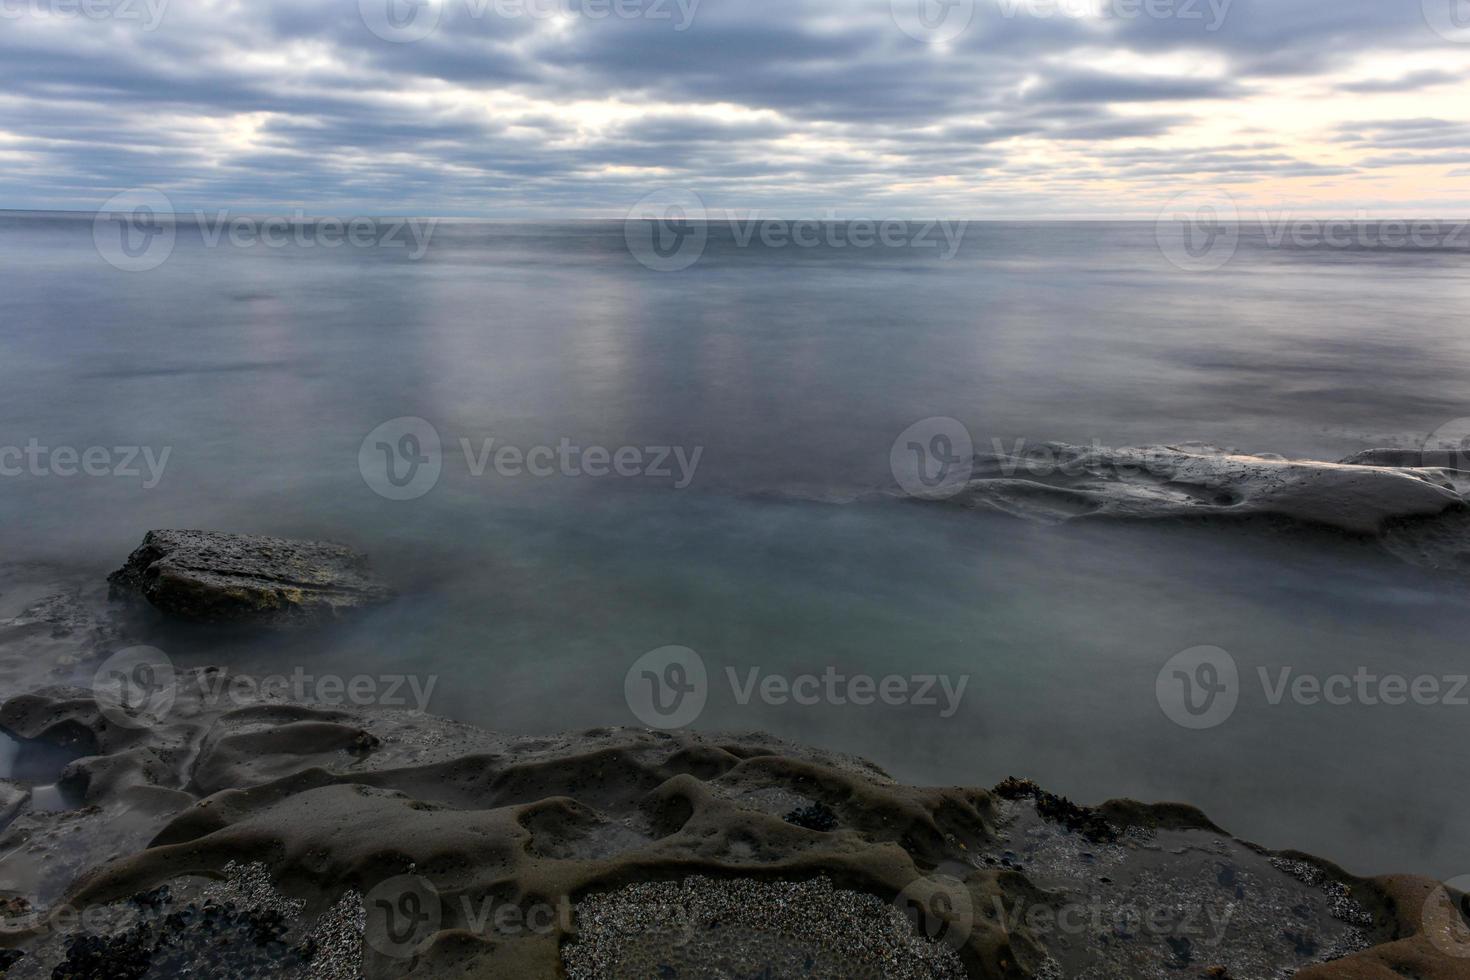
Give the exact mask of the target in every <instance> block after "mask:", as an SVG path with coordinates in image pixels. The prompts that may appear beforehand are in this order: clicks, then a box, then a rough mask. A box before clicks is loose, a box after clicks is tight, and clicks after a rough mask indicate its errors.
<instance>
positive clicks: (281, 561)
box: [108, 531, 393, 628]
mask: <svg viewBox="0 0 1470 980" xmlns="http://www.w3.org/2000/svg"><path fill="white" fill-rule="evenodd" d="M108 581H109V582H110V583H111V584H112V593H113V596H114V597H123V596H127V595H130V594H141V595H142V596H143V597H144V598H146V599H147V600H148V601H149V602H150V603H152V604H153V605H154V606H155V607H157V608H158V609H159V610H161V611H163V612H164V613H167V614H168V615H170V616H174V617H177V618H179V619H186V620H191V621H193V622H198V623H238V624H242V625H252V626H268V627H273V628H291V627H303V626H316V625H320V624H322V623H325V622H330V621H332V620H335V619H337V618H339V617H341V616H342V615H343V614H345V613H348V612H351V611H352V610H354V609H359V608H362V607H364V606H372V605H377V604H379V603H383V602H386V601H388V600H389V599H391V598H392V597H393V591H392V590H391V589H389V588H388V587H387V586H385V585H383V584H382V583H381V582H379V581H378V580H377V579H375V578H374V577H373V576H372V573H371V572H370V571H369V569H368V562H367V559H366V558H365V557H364V556H362V555H360V554H358V553H357V552H355V551H353V550H352V549H350V548H347V547H344V546H342V545H338V544H331V543H328V542H323V541H292V540H287V539H285V538H269V537H261V536H257V535H247V534H220V533H216V532H211V531H150V532H148V535H147V537H145V538H144V539H143V544H142V546H141V547H139V548H138V550H137V551H134V552H133V554H132V555H131V557H129V558H128V563H127V564H126V565H124V566H123V567H122V568H121V569H119V570H118V571H116V572H114V573H113V574H112V575H111V576H109V578H108Z"/></svg>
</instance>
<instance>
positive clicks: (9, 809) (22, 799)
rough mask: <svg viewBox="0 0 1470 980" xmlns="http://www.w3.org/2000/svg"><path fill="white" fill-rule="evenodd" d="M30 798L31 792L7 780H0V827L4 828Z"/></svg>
mask: <svg viewBox="0 0 1470 980" xmlns="http://www.w3.org/2000/svg"><path fill="white" fill-rule="evenodd" d="M30 798H31V791H30V790H28V789H26V788H25V787H24V786H21V785H20V784H19V783H13V782H11V781H10V780H8V779H0V827H4V826H5V825H6V824H8V823H10V821H11V820H12V819H14V817H15V815H16V814H17V813H19V812H20V809H21V807H23V806H25V805H26V801H27V800H29V799H30Z"/></svg>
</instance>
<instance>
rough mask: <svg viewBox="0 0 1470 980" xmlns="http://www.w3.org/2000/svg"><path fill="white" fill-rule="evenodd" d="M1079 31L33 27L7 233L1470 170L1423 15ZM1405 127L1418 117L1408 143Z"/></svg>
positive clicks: (26, 42) (746, 21)
mask: <svg viewBox="0 0 1470 980" xmlns="http://www.w3.org/2000/svg"><path fill="white" fill-rule="evenodd" d="M382 2H384V3H387V2H388V0H382ZM139 6H140V7H142V6H144V5H143V4H141V3H140V4H139ZM604 6H605V7H611V6H612V5H604ZM1075 7H1076V4H1067V3H1063V4H1061V5H1060V7H1059V11H1060V12H1056V13H1052V14H1050V15H1046V16H1041V15H1036V14H1033V13H1026V12H1025V11H1026V9H1027V8H1026V5H1025V4H1021V5H1020V8H1019V9H1020V10H1021V11H1022V12H1020V13H1017V12H1016V10H1017V9H1018V8H1017V5H1016V4H1014V3H1009V2H1008V0H978V5H977V10H976V14H975V17H974V19H973V22H971V23H969V24H968V26H967V29H965V30H964V31H963V32H961V33H960V34H959V35H958V36H957V37H954V38H951V39H949V40H948V41H946V42H945V43H938V44H928V43H924V42H923V41H922V40H920V39H916V38H915V37H913V36H911V35H910V34H908V33H905V31H904V30H901V29H900V27H899V25H898V23H897V22H896V20H895V16H894V14H893V8H892V6H891V5H890V3H889V0H842V2H838V0H682V2H681V0H639V2H638V3H637V4H635V5H634V8H632V9H633V10H634V12H635V13H636V14H637V16H617V15H611V16H604V17H596V16H593V15H592V13H591V12H592V11H593V10H595V9H598V8H595V7H592V6H589V5H588V2H587V0H442V11H441V14H440V17H439V20H438V23H437V29H436V30H433V31H432V32H430V33H428V35H427V36H425V37H423V38H422V39H421V40H418V41H416V42H414V43H393V42H392V41H389V40H385V39H384V38H383V37H381V36H379V35H378V34H375V33H374V32H373V30H371V29H369V26H368V24H367V23H366V22H365V20H364V18H363V17H362V16H360V15H359V4H358V3H357V2H356V0H292V2H288V0H172V2H169V3H168V4H167V5H166V6H165V7H164V16H163V18H162V21H161V23H160V24H159V25H158V26H157V29H156V30H151V31H150V30H145V29H143V27H144V25H142V24H140V23H137V22H128V21H125V20H120V19H112V20H107V19H100V20H99V19H87V18H85V17H81V18H75V17H74V18H70V19H62V18H58V17H55V16H50V17H48V16H42V15H39V14H34V13H26V14H24V15H23V16H20V17H8V19H6V20H4V22H3V23H0V80H3V86H0V161H3V163H4V164H5V166H4V167H3V168H0V206H6V207H62V208H78V209H86V208H90V207H95V206H97V205H98V204H99V203H100V202H102V201H103V200H105V199H106V198H108V197H109V196H111V195H112V194H114V193H117V192H118V191H121V190H124V189H127V188H133V187H145V186H156V187H159V188H161V189H164V190H165V191H167V192H168V193H169V194H170V196H171V197H172V198H173V199H174V200H175V202H176V203H178V204H179V205H181V206H185V207H226V206H228V207H237V208H242V209H244V208H251V209H269V208H273V207H289V206H309V207H311V208H313V209H316V210H319V211H322V212H328V211H334V212H337V213H343V212H345V211H354V212H358V213H361V212H364V211H372V212H381V213H390V212H391V213H401V212H404V211H413V212H418V213H424V214H469V215H546V216H552V215H602V214H608V215H612V214H618V213H621V212H622V211H623V210H625V209H626V208H627V207H628V206H629V205H630V204H631V203H632V202H634V201H636V200H637V199H638V198H640V197H641V196H643V195H644V194H646V193H648V192H649V191H652V190H655V189H658V188H661V187H666V186H679V187H689V188H692V189H697V190H698V191H699V192H700V193H701V194H703V195H705V196H706V197H707V198H708V199H709V200H711V201H712V202H719V203H721V204H723V205H725V206H731V207H745V208H761V209H766V210H788V211H801V212H812V211H821V210H825V209H830V208H842V209H844V211H850V212H864V211H866V212H868V213H874V212H891V211H892V210H893V209H901V210H905V211H906V212H910V213H912V212H916V211H922V212H928V213H933V212H941V213H956V212H957V211H965V212H966V213H971V214H976V215H983V214H985V213H987V209H990V208H994V207H997V206H1007V207H1009V206H1014V207H1018V208H1025V209H1028V211H1027V213H1036V214H1042V213H1048V214H1049V213H1102V214H1107V213H1111V212H1112V211H1146V210H1147V209H1148V208H1151V207H1155V206H1156V204H1157V202H1159V201H1162V200H1166V199H1168V198H1169V197H1170V196H1172V195H1173V194H1175V193H1177V192H1179V190H1180V189H1182V188H1187V187H1189V186H1193V185H1196V184H1199V183H1200V182H1201V181H1204V182H1208V181H1217V182H1221V183H1230V184H1232V185H1239V184H1242V183H1244V184H1247V185H1250V186H1252V187H1256V186H1259V187H1261V188H1272V187H1277V186H1279V182H1281V181H1292V180H1303V181H1305V180H1309V179H1320V178H1324V177H1328V178H1338V177H1341V178H1355V177H1356V178H1358V179H1360V180H1366V178H1368V177H1370V176H1371V175H1372V174H1374V173H1375V172H1379V171H1381V170H1383V169H1385V168H1388V167H1391V166H1400V165H1402V163H1403V161H1406V160H1416V161H1419V162H1423V163H1447V162H1459V157H1457V156H1456V155H1455V151H1457V150H1461V149H1464V148H1470V108H1467V107H1470V100H1467V99H1465V98H1464V97H1463V96H1464V95H1465V94H1466V93H1465V92H1464V91H1463V89H1464V87H1465V81H1464V79H1465V78H1466V77H1467V70H1466V69H1470V46H1466V45H1455V44H1454V43H1452V42H1451V41H1449V40H1447V39H1445V38H1442V37H1440V36H1439V35H1437V34H1435V32H1434V31H1433V30H1431V29H1430V28H1429V26H1428V25H1427V23H1426V22H1425V20H1424V18H1423V16H1422V15H1421V12H1420V9H1419V7H1420V5H1419V4H1417V3H1406V4H1384V3H1382V2H1381V0H1233V2H1230V3H1226V2H1225V0H1216V2H1215V3H1214V4H1211V3H1210V2H1208V0H1200V2H1198V3H1187V4H1186V3H1183V2H1179V3H1175V4H1173V5H1172V6H1169V5H1166V7H1168V9H1173V10H1175V11H1176V14H1177V15H1175V16H1160V17H1149V16H1126V15H1124V14H1123V13H1119V11H1125V12H1126V10H1128V9H1132V8H1130V7H1128V6H1126V5H1118V4H1112V5H1111V6H1109V5H1108V4H1104V7H1105V8H1106V9H1107V10H1110V11H1112V12H1111V13H1107V12H1105V15H1104V16H1101V17H1098V16H1085V17H1084V16H1073V15H1070V14H1068V13H1067V11H1068V10H1069V9H1072V8H1075ZM1409 8H1412V9H1409ZM7 9H9V8H7ZM17 9H19V8H17ZM616 9H619V10H627V9H629V8H626V7H621V6H619V7H617V8H616ZM1008 10H1009V11H1010V12H1009V14H1008V13H1007V11H1008ZM1186 10H1199V11H1202V12H1203V17H1202V18H1201V19H1195V18H1190V17H1186V16H1184V15H1183V12H1184V11H1186ZM517 11H519V12H517ZM553 11H556V15H555V16H546V14H549V13H552V12H553ZM656 12H662V13H663V14H664V15H665V16H662V17H660V16H655V13H656ZM1212 12H1213V13H1212ZM1216 15H1218V16H1216ZM681 24H682V26H683V28H684V29H680V26H681ZM1411 58H1412V59H1417V60H1416V61H1414V62H1412V63H1413V64H1415V65H1416V66H1417V67H1416V68H1415V70H1413V71H1409V72H1405V73H1401V74H1395V67H1394V66H1397V65H1401V64H1404V63H1405V60H1406V59H1411ZM1324 86H1325V88H1326V90H1329V91H1336V92H1340V93H1345V94H1346V95H1350V96H1351V98H1342V99H1339V100H1332V101H1333V104H1332V105H1331V106H1327V105H1325V104H1324V102H1323V100H1322V98H1321V95H1320V93H1321V92H1322V91H1323V89H1324ZM1406 96H1412V97H1415V98H1416V99H1418V98H1420V97H1421V96H1422V101H1423V107H1422V108H1421V109H1420V110H1418V118H1413V119H1396V118H1395V115H1396V114H1399V113H1400V109H1401V107H1400V106H1399V105H1398V104H1397V103H1393V102H1392V101H1391V100H1395V99H1402V98H1404V97H1406ZM1375 100H1388V101H1384V102H1383V103H1382V105H1381V106H1377V107H1376V103H1375ZM1354 116H1357V117H1361V118H1362V119H1363V120H1365V121H1357V120H1356V119H1355V118H1353V117H1354ZM1461 117H1464V118H1461ZM1120 148H1121V149H1120ZM1436 154H1440V155H1438V156H1436ZM1344 155H1346V156H1344ZM1354 161H1356V162H1354ZM1304 186H1305V185H1304ZM1361 186H1362V187H1363V191H1362V193H1364V194H1382V193H1386V191H1384V190H1383V189H1382V188H1384V187H1385V186H1386V185H1384V184H1383V183H1382V182H1381V181H1380V182H1375V183H1374V184H1373V185H1372V187H1371V188H1370V187H1369V185H1367V184H1366V183H1364V184H1362V185H1361ZM1261 193H1266V191H1265V190H1262V191H1261ZM1416 194H1417V192H1416ZM1456 195H1463V190H1462V189H1458V188H1454V187H1452V186H1447V187H1446V189H1445V201H1446V202H1447V203H1452V202H1454V201H1457V200H1461V199H1462V198H1461V197H1457V196H1456Z"/></svg>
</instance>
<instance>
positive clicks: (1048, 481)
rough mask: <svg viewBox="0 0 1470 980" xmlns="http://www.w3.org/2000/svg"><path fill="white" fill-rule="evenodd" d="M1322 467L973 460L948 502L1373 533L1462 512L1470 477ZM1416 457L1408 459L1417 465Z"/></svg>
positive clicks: (1101, 457)
mask: <svg viewBox="0 0 1470 980" xmlns="http://www.w3.org/2000/svg"><path fill="white" fill-rule="evenodd" d="M1372 460H1373V465H1364V464H1362V463H1357V462H1347V463H1324V462H1318V461H1314V460H1288V459H1280V458H1277V457H1270V456H1245V455H1240V454H1234V453H1224V452H1220V451H1217V450H1212V449H1210V448H1208V447H1192V448H1176V447H1170V446H1152V447H1146V448H1135V449H1105V448H1100V447H1094V448H1084V447H1079V446H1068V445H1064V444H1061V443H1048V444H1046V445H1043V446H1038V447H1034V448H1033V449H1032V450H1031V451H1030V452H1028V453H1026V454H1022V455H1006V454H995V455H985V456H977V457H976V458H975V460H974V471H973V476H972V478H971V479H970V480H969V481H968V482H966V483H965V484H964V485H963V486H962V487H959V488H957V490H956V492H954V493H952V494H949V495H948V497H947V499H948V500H949V501H950V502H951V503H956V504H960V505H962V506H967V507H974V508H982V509H994V510H1001V511H1005V512H1007V513H1010V514H1014V515H1017V516H1020V517H1026V518H1030V519H1032V520H1039V521H1046V522H1062V521H1069V520H1074V519H1077V518H1084V517H1112V518H1132V519H1151V518H1153V519H1156V518H1177V517H1234V518H1238V517H1250V516H1275V517H1284V518H1288V519H1290V520H1293V521H1298V522H1301V523H1303V524H1310V525H1318V526H1321V527H1330V528H1336V529H1338V530H1341V531H1347V532H1349V533H1352V534H1360V535H1368V536H1373V535H1377V534H1379V533H1381V532H1382V531H1383V529H1384V527H1385V526H1386V525H1387V524H1388V523H1389V522H1390V521H1394V520H1401V519H1407V518H1426V517H1433V516H1437V515H1440V514H1443V513H1445V512H1446V511H1449V510H1452V509H1456V508H1462V507H1463V506H1464V504H1465V496H1464V495H1465V493H1466V492H1467V491H1470V474H1466V473H1461V472H1457V471H1455V470H1451V469H1446V468H1442V467H1437V466H1407V465H1387V464H1389V463H1395V462H1398V461H1399V459H1398V457H1390V456H1385V455H1383V454H1377V455H1372ZM1422 461H1423V456H1422V454H1421V455H1420V456H1418V457H1417V458H1416V459H1415V460H1412V462H1422Z"/></svg>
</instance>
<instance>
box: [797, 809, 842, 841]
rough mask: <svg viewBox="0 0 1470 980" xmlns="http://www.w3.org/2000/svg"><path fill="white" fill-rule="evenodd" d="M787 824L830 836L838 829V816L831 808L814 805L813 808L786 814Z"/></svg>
mask: <svg viewBox="0 0 1470 980" xmlns="http://www.w3.org/2000/svg"><path fill="white" fill-rule="evenodd" d="M786 822H787V823H789V824H795V825H796V826H798V827H804V828H805V829H807V830H815V831H817V832H818V833H822V834H830V833H832V831H834V830H836V829H837V827H838V820H837V814H835V813H833V812H832V809H831V807H828V806H826V805H824V804H822V803H813V804H812V805H811V806H807V807H802V808H800V809H797V810H792V811H791V812H790V813H788V814H786Z"/></svg>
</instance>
